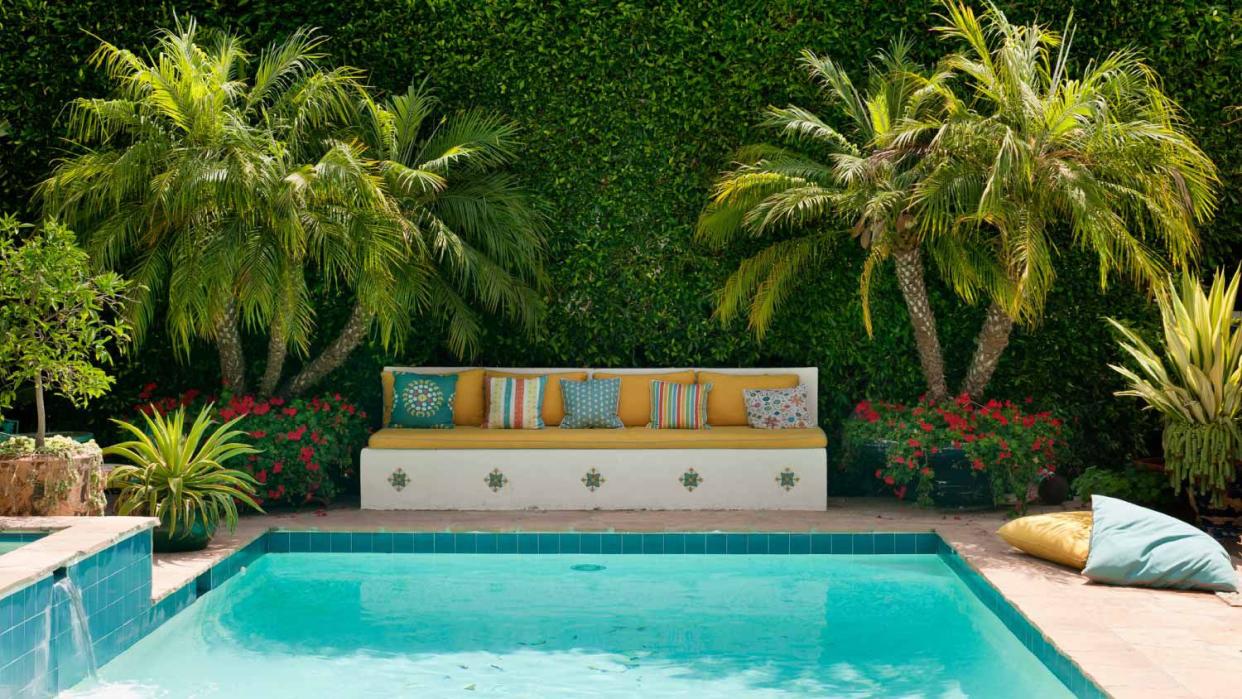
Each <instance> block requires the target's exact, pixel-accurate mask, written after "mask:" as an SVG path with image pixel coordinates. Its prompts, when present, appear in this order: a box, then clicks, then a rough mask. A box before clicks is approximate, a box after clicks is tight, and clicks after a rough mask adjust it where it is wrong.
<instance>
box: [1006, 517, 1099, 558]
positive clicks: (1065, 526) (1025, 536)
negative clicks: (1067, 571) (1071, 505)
mask: <svg viewBox="0 0 1242 699" xmlns="http://www.w3.org/2000/svg"><path fill="white" fill-rule="evenodd" d="M996 533H997V534H999V535H1000V538H1002V539H1004V540H1005V542H1006V543H1008V544H1009V545H1010V546H1012V547H1014V548H1016V549H1018V550H1020V551H1023V552H1026V553H1029V554H1031V555H1032V556H1035V557H1036V558H1043V559H1045V560H1048V561H1052V562H1053V563H1060V564H1061V565H1067V566H1070V567H1072V568H1074V569H1075V570H1082V569H1083V568H1084V567H1085V566H1086V565H1087V554H1088V553H1089V552H1090V551H1091V513H1090V512H1052V513H1049V514H1046V515H1031V516H1029V517H1019V518H1018V519H1015V520H1013V521H1012V522H1008V523H1006V524H1005V526H1003V527H1001V528H1000V530H998V531H997V532H996Z"/></svg>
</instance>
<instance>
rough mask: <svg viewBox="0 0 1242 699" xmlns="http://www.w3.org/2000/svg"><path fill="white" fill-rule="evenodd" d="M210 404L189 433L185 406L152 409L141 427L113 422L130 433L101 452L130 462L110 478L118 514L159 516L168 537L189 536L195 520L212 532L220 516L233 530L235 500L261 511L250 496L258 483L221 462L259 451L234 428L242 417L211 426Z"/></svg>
mask: <svg viewBox="0 0 1242 699" xmlns="http://www.w3.org/2000/svg"><path fill="white" fill-rule="evenodd" d="M213 407H214V406H212V405H208V406H206V407H204V408H203V410H202V411H201V412H200V413H199V414H198V417H197V418H195V419H194V422H193V423H192V424H191V425H190V426H189V431H187V430H186V415H185V408H178V409H177V410H176V411H175V412H173V413H170V414H167V415H164V414H161V413H160V412H159V411H157V410H152V411H151V414H150V415H143V421H144V422H145V427H146V429H145V430H144V429H143V428H142V427H139V426H137V425H134V424H132V423H129V422H125V421H124V420H113V422H114V423H116V424H117V425H119V426H120V427H121V429H123V430H125V431H126V432H128V433H130V434H131V435H133V437H134V438H133V439H131V440H129V441H127V442H121V443H120V444H114V445H113V446H110V447H108V448H107V449H104V450H103V453H104V454H106V455H115V456H120V457H122V458H124V459H126V460H128V461H130V462H131V464H127V465H123V466H117V467H116V468H115V469H114V470H113V471H112V474H111V476H110V477H109V479H108V484H109V487H112V488H117V489H119V490H120V491H121V492H120V496H119V497H118V498H117V505H116V509H117V512H118V513H119V514H122V515H128V514H143V515H148V516H151V517H158V518H159V519H160V522H161V523H162V524H163V525H164V526H165V527H166V528H167V529H168V538H169V539H176V538H178V537H180V536H184V535H186V534H188V533H189V532H190V531H191V530H192V529H193V527H194V524H195V522H199V523H201V524H202V525H203V526H204V527H205V528H206V530H207V531H208V532H210V531H213V530H214V529H215V527H216V526H217V525H218V524H219V523H220V521H221V520H223V521H224V523H225V524H226V525H227V526H228V528H229V530H230V531H232V530H233V529H234V528H235V527H236V526H237V502H239V501H240V502H243V503H245V504H247V505H249V506H250V507H253V508H254V509H256V510H259V511H260V512H262V511H263V509H262V508H261V507H259V504H258V503H257V502H255V500H254V497H253V496H254V492H255V487H256V483H255V481H254V479H253V478H252V477H251V476H250V474H248V473H245V472H243V471H238V470H236V469H231V468H227V467H225V466H224V464H225V462H227V461H229V460H230V459H233V458H236V457H238V456H245V455H247V454H257V453H258V450H257V449H255V448H253V447H251V446H250V445H249V444H246V443H245V442H240V441H237V438H238V437H239V436H241V435H242V434H243V432H241V431H240V430H235V429H233V427H234V426H235V425H236V424H237V422H238V420H241V419H242V418H240V417H239V418H235V419H233V420H229V421H228V422H226V423H224V424H222V425H220V426H218V427H216V428H215V429H211V427H212V425H213V424H214V422H213V420H212V419H211V416H212V414H213Z"/></svg>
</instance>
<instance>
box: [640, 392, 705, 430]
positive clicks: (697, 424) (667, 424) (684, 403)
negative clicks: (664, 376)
mask: <svg viewBox="0 0 1242 699" xmlns="http://www.w3.org/2000/svg"><path fill="white" fill-rule="evenodd" d="M711 390H712V385H711V384H709V383H699V384H686V383H670V382H668V381H652V382H651V423H650V424H649V425H647V426H648V427H652V428H655V429H658V430H705V429H707V393H708V392H709V391H711Z"/></svg>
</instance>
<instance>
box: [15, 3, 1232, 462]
mask: <svg viewBox="0 0 1242 699" xmlns="http://www.w3.org/2000/svg"><path fill="white" fill-rule="evenodd" d="M1003 4H1004V6H1005V7H1006V9H1007V11H1008V12H1009V13H1010V14H1011V15H1012V16H1013V17H1014V18H1015V19H1019V20H1027V19H1030V18H1033V17H1038V18H1041V19H1042V20H1044V21H1046V22H1049V23H1051V24H1054V25H1057V26H1060V25H1061V24H1062V22H1063V21H1064V19H1065V17H1066V15H1067V14H1068V12H1069V11H1070V10H1071V9H1072V10H1073V11H1074V15H1075V17H1076V19H1077V20H1078V25H1079V33H1078V35H1077V41H1076V44H1077V46H1076V50H1075V52H1074V55H1075V56H1076V57H1077V58H1078V59H1079V60H1085V59H1086V58H1088V57H1092V56H1096V55H1099V54H1100V53H1102V52H1104V51H1106V50H1110V49H1115V48H1120V47H1123V46H1135V47H1138V48H1140V49H1142V50H1143V51H1144V52H1145V53H1146V54H1147V56H1148V57H1149V59H1150V62H1151V63H1152V64H1153V65H1154V66H1155V67H1156V68H1157V69H1158V70H1159V71H1160V72H1161V74H1162V75H1163V76H1164V78H1165V81H1166V83H1167V87H1168V89H1169V90H1170V91H1171V92H1172V93H1173V94H1174V95H1175V96H1176V97H1177V98H1178V99H1179V100H1180V101H1181V103H1182V104H1183V106H1184V107H1185V109H1186V111H1187V113H1188V114H1189V116H1190V117H1191V119H1192V120H1193V123H1194V129H1195V131H1196V133H1197V134H1198V136H1199V138H1200V140H1201V142H1202V144H1203V145H1204V146H1205V147H1206V149H1207V151H1208V152H1209V153H1210V154H1211V155H1212V156H1213V157H1214V158H1215V159H1216V160H1217V162H1218V163H1219V165H1220V167H1221V170H1222V173H1223V175H1224V178H1225V183H1226V187H1225V193H1224V201H1223V206H1222V208H1221V211H1220V213H1219V215H1218V217H1217V220H1216V222H1215V223H1214V224H1213V225H1212V226H1211V227H1210V228H1209V229H1207V230H1205V231H1204V234H1205V238H1206V246H1205V250H1206V255H1205V257H1206V260H1205V261H1206V262H1207V263H1209V264H1224V263H1229V264H1233V263H1235V262H1236V260H1238V259H1239V257H1242V232H1240V226H1239V223H1242V204H1240V202H1239V189H1238V186H1237V183H1238V174H1239V169H1240V168H1242V139H1239V137H1238V135H1239V129H1240V128H1242V127H1239V125H1238V124H1234V125H1232V126H1231V125H1229V124H1228V123H1227V122H1229V121H1230V120H1231V119H1232V120H1237V119H1242V113H1238V112H1230V111H1228V107H1229V106H1230V105H1231V104H1234V103H1236V102H1239V101H1242V100H1239V99H1238V98H1237V97H1236V95H1237V94H1239V93H1240V92H1242V81H1240V80H1239V78H1238V77H1237V76H1239V75H1242V46H1240V43H1242V38H1240V37H1239V31H1238V27H1240V26H1242V8H1239V7H1238V6H1237V4H1236V3H1232V2H1204V1H1202V0H1099V1H1089V0H1088V1H1083V2H1073V1H1071V0H1042V1H1041V0H1021V1H1019V2H1005V3H1003ZM601 5H602V4H601V3H597V2H594V0H553V1H551V2H548V1H543V0H538V1H536V0H516V1H513V0H479V1H468V0H461V1H449V0H432V1H424V2H416V1H415V0H389V1H387V2H374V1H370V0H336V1H334V2H330V3H326V2H325V3H307V2H304V1H302V0H250V1H249V2H245V1H243V2H225V1H223V0H190V1H187V2H178V3H168V2H164V3H160V2H151V3H146V4H142V3H125V2H115V1H114V0H79V1H77V2H74V3H63V2H57V1H55V0H8V1H7V2H4V3H0V119H7V120H8V121H9V122H10V127H11V131H12V133H11V134H10V135H9V136H8V137H7V138H0V210H18V211H20V210H22V209H23V208H24V207H28V198H29V191H30V188H31V187H32V185H33V184H34V183H35V182H37V181H38V180H39V178H40V177H41V176H42V175H43V174H44V173H46V171H47V169H48V166H49V162H50V161H51V159H53V158H55V157H56V156H57V154H58V152H60V151H61V149H63V148H64V143H63V141H62V140H61V138H62V134H63V123H62V117H63V114H64V112H63V105H64V104H65V102H66V101H68V100H69V99H70V98H72V97H74V96H76V95H80V94H97V93H100V92H101V90H102V89H103V85H102V83H101V80H100V76H99V75H98V74H97V73H96V72H95V71H94V70H92V69H91V68H90V67H89V66H88V65H87V64H86V62H85V60H86V57H87V56H88V55H89V53H90V52H91V50H92V49H93V48H94V47H95V45H96V43H97V40H96V39H95V38H93V37H92V36H91V35H92V34H94V35H97V36H100V37H104V38H107V39H108V40H110V41H112V42H114V43H119V44H122V45H125V46H131V47H136V46H140V45H143V44H144V43H146V42H148V41H149V39H150V36H151V33H152V31H153V30H154V29H155V28H156V27H158V26H162V25H167V24H168V23H170V22H171V20H172V17H173V14H174V9H175V12H176V13H177V14H179V15H181V16H185V15H190V14H192V15H194V16H196V17H197V18H198V19H199V20H200V22H202V23H203V24H205V25H208V26H215V27H229V28H231V29H233V30H235V31H238V32H241V33H244V34H246V35H248V36H251V37H254V40H252V43H251V46H252V48H257V47H258V46H259V45H261V43H266V42H267V41H270V40H271V39H273V38H276V37H280V36H282V35H284V34H285V33H287V32H288V31H289V30H291V29H293V28H294V27H296V26H298V25H314V26H318V27H322V28H323V29H324V31H325V32H327V33H328V34H329V35H330V36H331V37H332V41H331V43H330V45H329V48H330V51H331V52H332V53H333V55H334V57H335V59H336V60H338V61H340V62H347V63H350V64H353V65H356V66H359V67H362V68H365V69H367V70H369V71H370V73H371V81H372V83H373V84H374V85H375V86H376V87H377V88H379V89H383V90H397V89H401V88H402V87H403V86H404V85H405V84H407V83H408V82H409V81H410V80H421V79H422V77H423V76H429V77H430V81H431V83H430V84H431V85H432V86H433V87H434V88H435V90H436V91H437V93H438V94H439V95H440V96H441V98H442V99H443V101H444V102H445V104H446V106H447V107H448V108H450V109H456V108H461V107H465V106H468V105H482V106H486V107H490V108H494V109H496V110H499V111H502V112H504V113H506V114H508V115H510V116H511V117H513V118H515V119H517V120H518V121H519V122H520V123H521V124H522V126H523V128H524V133H525V138H526V141H527V143H528V146H529V147H528V148H527V150H526V159H525V160H524V162H522V163H521V165H520V170H521V171H522V174H523V175H524V176H525V177H526V179H527V181H528V182H529V183H530V187H531V189H532V190H533V191H535V192H537V193H538V194H539V195H540V196H542V197H543V198H544V199H545V200H546V202H547V204H548V206H549V208H550V211H551V213H552V220H553V222H554V228H553V232H552V235H551V252H552V261H553V265H552V270H553V276H554V281H555V292H554V294H553V297H552V298H551V299H550V301H551V313H550V317H549V319H548V322H547V324H546V327H545V329H544V330H543V331H542V332H541V333H540V334H539V335H538V336H537V337H534V338H524V337H521V336H519V335H515V334H514V333H512V332H510V331H509V330H508V329H507V328H495V329H494V332H493V337H492V339H491V340H490V341H489V342H488V343H487V346H488V350H487V351H486V353H485V354H484V355H483V356H481V357H479V358H478V361H480V362H486V363H491V364H502V365H586V366H608V365H613V366H622V365H638V366H661V365H717V366H729V365H774V366H776V365H803V364H809V365H817V366H819V367H820V370H821V377H822V378H821V381H822V389H823V390H822V394H823V396H824V398H823V401H824V405H823V408H824V415H825V416H826V417H825V425H826V427H827V428H828V429H829V430H830V433H831V432H833V431H835V430H836V429H837V428H838V426H839V422H840V418H841V417H842V416H844V415H845V414H846V413H847V412H848V410H849V407H850V405H851V404H852V402H853V401H855V400H856V399H858V398H860V397H862V396H864V395H875V396H885V397H893V398H909V397H911V396H913V395H915V394H917V392H918V390H919V374H918V369H917V363H916V361H915V360H914V358H913V354H912V352H913V350H912V342H911V338H910V334H909V332H908V330H907V328H906V319H905V314H904V310H903V308H902V306H901V304H900V299H899V296H898V294H897V293H896V292H895V288H894V286H893V284H892V281H891V279H888V280H885V281H884V283H883V284H881V288H880V291H879V294H878V297H877V299H876V312H877V313H876V315H877V319H878V321H877V322H878V326H877V334H876V336H875V338H874V339H868V338H867V337H866V336H865V334H864V333H863V330H862V326H861V322H860V316H859V307H858V298H857V282H856V271H857V268H858V262H859V259H858V254H857V252H856V251H855V250H854V249H852V248H851V247H850V246H848V245H843V246H842V247H841V249H840V255H839V258H838V259H837V260H836V261H834V263H833V264H831V265H830V266H828V267H826V268H825V269H823V270H821V272H820V274H819V275H818V277H817V278H816V279H815V280H814V281H813V283H812V284H810V285H808V286H807V287H806V288H805V290H804V291H803V292H802V294H801V296H800V297H799V298H797V299H795V300H794V301H793V302H792V303H790V304H789V308H788V309H787V312H786V313H785V314H784V315H783V317H782V319H781V320H780V321H779V323H778V325H777V327H776V328H775V331H774V332H773V333H772V335H771V337H770V338H769V339H768V340H766V341H765V342H764V343H763V344H758V343H756V342H755V341H754V340H753V339H752V338H751V337H749V336H748V335H747V334H746V332H745V329H744V328H743V327H741V326H735V327H727V328H725V327H721V326H720V325H719V324H718V323H716V322H714V321H713V320H712V319H711V318H710V312H711V299H710V295H711V292H712V290H713V289H714V288H716V286H717V285H718V284H719V283H720V282H721V280H722V279H723V277H724V275H725V274H726V273H727V272H728V271H729V270H730V268H731V267H732V266H733V265H734V264H735V262H736V260H737V257H736V255H737V252H736V251H734V252H733V253H731V254H728V255H714V254H710V253H707V252H705V251H703V250H702V249H699V248H696V247H695V246H694V245H693V244H692V242H691V240H690V237H691V236H690V234H691V229H692V225H693V221H694V220H695V216H696V214H697V213H698V211H699V209H700V208H701V206H702V204H703V203H704V199H705V196H706V192H707V188H708V185H709V182H710V181H711V179H712V177H713V175H714V174H715V173H717V172H718V171H719V170H721V169H722V168H723V167H724V166H725V165H726V163H727V160H728V154H729V153H730V151H731V150H732V149H733V148H734V147H736V146H737V145H740V144H742V143H745V142H748V141H753V140H757V139H761V138H764V137H765V135H764V134H763V133H762V132H761V131H760V130H758V129H757V128H756V123H757V121H758V118H757V114H758V112H759V110H760V109H761V108H762V107H764V106H765V105H767V104H770V103H775V104H784V103H787V102H795V103H798V104H802V105H808V106H814V105H816V104H817V103H816V97H815V94H814V90H813V89H812V88H811V87H810V86H809V85H808V84H807V81H806V80H805V78H804V75H803V74H802V72H801V71H800V70H799V69H798V68H797V66H796V64H795V59H796V56H797V53H798V51H799V50H801V49H803V48H811V49H813V50H816V51H818V52H825V53H829V54H831V55H832V56H834V57H836V58H838V59H840V60H841V61H842V62H843V63H845V65H846V66H848V67H849V68H850V69H852V70H861V68H862V67H863V65H864V64H865V61H866V60H867V59H868V57H870V56H871V55H873V54H874V53H875V51H876V50H877V49H878V48H880V47H882V46H884V45H885V44H887V42H888V41H889V39H890V38H891V37H892V36H894V35H895V34H896V33H897V32H902V31H904V32H905V34H906V35H907V36H909V37H911V38H913V39H914V41H915V42H916V46H917V51H918V53H919V54H920V55H921V56H923V57H924V58H925V59H927V60H932V59H934V58H935V57H937V56H938V55H940V54H941V53H942V52H943V46H942V45H941V44H940V43H939V42H938V41H937V40H936V39H935V38H934V37H933V36H932V35H931V33H930V31H929V28H930V27H931V26H933V25H934V24H935V23H936V22H935V19H934V16H933V13H934V12H935V10H936V3H934V2H932V0H912V1H911V2H889V1H872V0H861V1H855V0H778V1H764V0H726V1H720V2H706V1H703V2H686V3H673V2H667V3H664V2H661V3H656V2H653V3H646V2H623V3H616V4H612V5H611V6H608V7H604V6H601ZM27 213H29V212H27ZM932 292H933V296H934V302H935V305H936V310H937V312H938V313H939V314H940V317H941V319H942V325H943V327H942V332H943V335H944V342H945V344H946V349H947V352H948V355H949V360H950V362H951V364H952V365H953V370H955V371H956V372H957V373H958V374H959V375H960V372H961V370H962V368H963V365H964V364H965V360H966V358H967V356H968V353H969V351H970V349H971V345H972V337H973V334H974V332H975V330H976V329H977V324H978V320H979V315H980V313H979V311H978V310H977V309H970V308H960V307H959V306H958V305H957V304H955V303H954V302H953V300H952V299H951V298H950V297H949V296H948V294H947V293H946V292H945V290H944V289H942V288H934V289H933V290H932ZM322 308H323V310H322V315H321V318H322V319H324V321H325V322H329V323H330V322H331V321H332V319H334V318H338V317H340V316H341V311H342V308H343V304H342V303H341V300H339V299H334V298H327V297H325V298H324V299H323V303H322ZM1104 315H1119V316H1122V317H1126V318H1130V319H1132V320H1134V321H1136V322H1141V323H1150V322H1151V320H1152V318H1151V317H1150V312H1149V310H1148V307H1147V304H1146V302H1145V301H1144V299H1143V298H1142V297H1141V296H1140V295H1139V294H1137V293H1136V292H1134V291H1133V290H1131V289H1127V288H1124V287H1120V286H1115V287H1111V288H1110V289H1109V291H1108V292H1107V293H1100V292H1099V289H1098V286H1097V284H1096V278H1095V275H1094V268H1093V267H1092V265H1091V264H1090V261H1089V260H1086V259H1081V258H1080V257H1079V256H1077V255H1076V254H1074V253H1072V252H1067V253H1066V255H1065V259H1064V264H1063V266H1062V269H1061V276H1060V278H1059V280H1058V285H1057V290H1056V292H1055V294H1054V297H1053V298H1052V299H1051V302H1050V303H1049V306H1048V316H1047V318H1046V319H1045V321H1044V322H1043V323H1042V325H1041V326H1040V327H1038V328H1036V329H1034V330H1030V331H1022V332H1020V333H1019V334H1018V335H1017V337H1016V338H1015V340H1014V342H1013V344H1012V346H1011V348H1010V350H1009V352H1008V354H1007V355H1006V356H1005V358H1004V359H1003V360H1002V364H1001V367H1000V370H999V372H998V375H997V378H996V381H995V383H994V386H993V392H994V393H995V394H997V395H1009V396H1025V395H1035V396H1037V397H1038V399H1039V400H1040V401H1041V402H1042V403H1043V404H1045V405H1047V406H1049V407H1055V408H1058V409H1061V410H1063V411H1065V412H1067V413H1069V414H1071V415H1073V416H1075V417H1077V418H1078V419H1079V431H1080V432H1081V438H1080V442H1081V443H1080V448H1079V450H1078V453H1079V454H1080V455H1081V456H1082V459H1083V461H1084V462H1087V463H1100V464H1104V465H1110V464H1113V463H1116V462H1118V461H1120V460H1121V459H1123V458H1124V457H1125V456H1126V455H1128V454H1132V453H1136V452H1142V451H1146V450H1147V449H1149V448H1150V437H1151V427H1152V423H1151V421H1150V419H1148V418H1145V417H1144V416H1143V415H1142V414H1141V413H1140V411H1139V410H1138V409H1137V406H1135V405H1134V404H1133V403H1131V402H1125V401H1121V400H1118V399H1115V398H1113V397H1112V395H1111V394H1112V391H1114V390H1116V388H1117V381H1116V380H1115V379H1114V378H1113V376H1111V374H1110V372H1109V371H1108V369H1107V368H1106V367H1105V364H1106V363H1107V362H1109V361H1114V360H1116V359H1118V357H1117V352H1116V351H1115V349H1114V348H1113V346H1112V343H1111V341H1110V337H1109V334H1108V333H1107V332H1106V330H1105V328H1104V325H1103V323H1102V321H1101V317H1102V316H1104ZM446 359H447V358H446V357H444V356H443V351H442V349H441V348H440V344H439V337H438V329H436V328H428V329H427V332H425V333H421V334H420V335H419V336H418V337H416V338H413V339H412V340H411V342H410V344H409V346H408V347H407V348H406V350H405V351H404V352H403V356H400V357H385V356H383V355H382V353H381V352H380V351H379V350H378V348H371V349H368V350H367V351H363V352H359V353H358V354H357V356H355V357H354V358H353V359H352V360H351V362H350V364H349V366H348V367H347V368H346V369H344V370H342V372H340V373H341V375H340V376H338V377H335V378H334V380H333V382H332V383H333V387H334V388H338V389H343V390H344V389H348V390H349V391H351V392H352V393H353V394H354V395H356V396H357V397H358V398H359V399H360V400H362V401H363V402H364V403H367V402H373V401H375V400H377V397H376V395H375V394H376V393H377V392H376V391H375V388H376V382H375V370H376V368H377V367H378V366H380V365H382V364H383V363H385V362H388V361H397V362H403V363H419V362H424V361H441V360H446ZM148 380H155V381H156V382H157V383H160V384H162V385H168V386H170V387H172V388H184V387H186V386H189V385H192V384H206V383H209V382H211V381H214V380H215V375H214V355H213V354H212V353H211V352H209V351H202V352H199V353H197V354H196V356H195V357H194V361H192V362H191V363H190V364H189V365H177V364H175V363H174V361H173V359H172V357H171V355H170V353H169V351H168V348H167V346H166V344H165V343H164V342H163V341H161V340H160V339H159V338H156V339H154V340H153V341H152V342H150V343H149V344H148V345H147V346H146V347H144V348H143V349H142V350H141V351H140V352H139V353H138V355H137V356H136V357H134V358H132V359H130V360H129V361H128V362H127V363H126V364H125V365H124V366H123V367H122V369H121V381H120V384H119V385H118V388H117V390H116V391H115V392H114V396H113V397H111V398H109V399H106V400H104V401H102V402H101V403H100V404H99V406H97V407H96V408H95V409H94V410H93V411H91V412H90V413H87V414H84V415H80V416H76V417H72V416H62V417H61V418H59V420H60V422H61V423H64V422H67V421H72V420H74V419H78V420H80V421H82V422H84V423H86V424H84V425H82V426H86V427H92V426H93V427H96V428H101V427H102V424H103V420H102V417H103V416H105V415H106V414H108V413H110V412H115V411H118V410H120V409H122V407H123V406H128V405H129V404H131V403H132V401H133V397H134V395H135V394H136V392H137V389H138V386H139V385H141V384H143V383H146V382H147V381H148Z"/></svg>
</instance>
